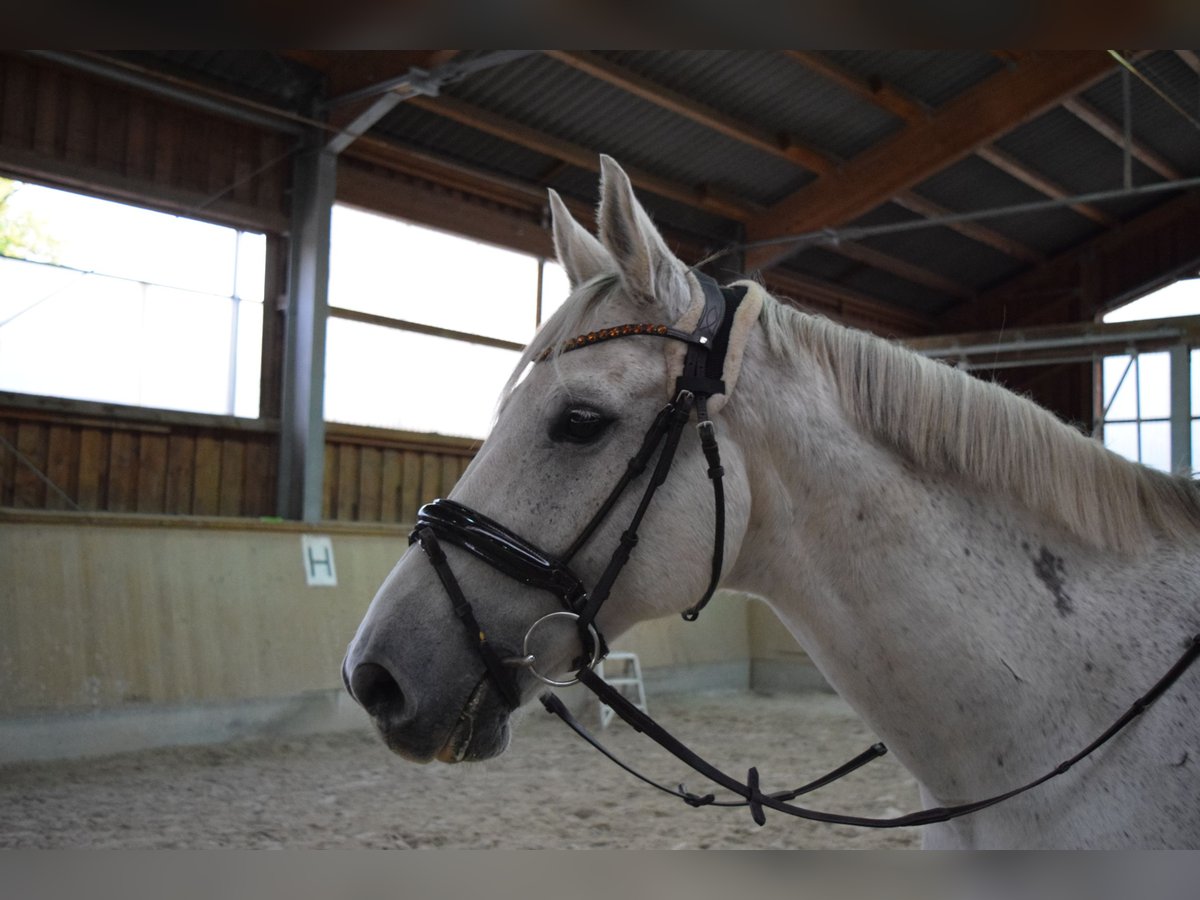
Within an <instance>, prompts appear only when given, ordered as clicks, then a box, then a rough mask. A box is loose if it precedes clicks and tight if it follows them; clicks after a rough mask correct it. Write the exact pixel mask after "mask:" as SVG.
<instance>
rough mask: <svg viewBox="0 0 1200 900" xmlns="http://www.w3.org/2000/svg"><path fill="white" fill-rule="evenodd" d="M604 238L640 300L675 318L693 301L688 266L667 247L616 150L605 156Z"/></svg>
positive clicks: (625, 281) (623, 279)
mask: <svg viewBox="0 0 1200 900" xmlns="http://www.w3.org/2000/svg"><path fill="white" fill-rule="evenodd" d="M597 217H598V218H599V220H600V242H601V243H602V244H603V245H604V247H605V249H607V250H608V252H609V254H610V255H611V256H612V258H613V261H614V262H616V264H617V271H618V272H619V273H620V275H621V282H622V283H623V284H624V285H625V288H626V290H628V291H629V293H631V294H633V296H634V297H635V298H637V299H639V300H642V301H644V302H646V303H653V304H655V305H656V306H658V307H660V311H659V316H658V318H660V319H661V320H663V321H668V322H673V321H674V320H675V319H677V318H678V317H679V316H681V315H683V313H684V312H685V311H686V310H687V308H688V307H689V306H690V305H691V302H690V301H691V291H690V288H689V284H688V278H687V276H686V272H687V267H686V266H685V265H684V264H683V263H682V262H681V261H680V260H679V259H678V258H677V257H676V256H675V254H673V253H672V252H671V251H670V249H668V247H667V244H666V242H665V241H664V240H663V239H662V235H660V234H659V233H658V229H657V228H655V227H654V223H653V222H651V221H650V216H649V215H647V214H646V211H645V210H644V209H643V208H642V205H641V203H639V202H638V200H637V197H635V196H634V195H633V185H631V184H630V183H629V176H628V175H626V174H625V172H624V170H623V169H622V168H621V167H620V166H619V165H617V162H616V160H614V159H613V158H612V157H611V156H603V155H602V156H601V157H600V210H599V212H598V213H597Z"/></svg>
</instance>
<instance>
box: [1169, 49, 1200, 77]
mask: <svg viewBox="0 0 1200 900" xmlns="http://www.w3.org/2000/svg"><path fill="white" fill-rule="evenodd" d="M1175 55H1176V56H1178V57H1179V58H1180V59H1182V60H1183V61H1184V62H1185V63H1187V65H1188V68H1190V69H1191V70H1192V71H1193V72H1195V73H1196V74H1197V75H1200V55H1197V54H1196V51H1195V50H1176V51H1175Z"/></svg>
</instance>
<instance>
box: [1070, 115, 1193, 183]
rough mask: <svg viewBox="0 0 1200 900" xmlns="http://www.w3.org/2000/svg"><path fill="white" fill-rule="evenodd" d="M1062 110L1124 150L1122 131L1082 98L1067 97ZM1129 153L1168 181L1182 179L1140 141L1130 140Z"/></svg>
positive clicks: (1179, 173)
mask: <svg viewBox="0 0 1200 900" xmlns="http://www.w3.org/2000/svg"><path fill="white" fill-rule="evenodd" d="M1063 109H1065V110H1066V111H1067V112H1069V113H1071V115H1073V116H1075V117H1076V118H1078V119H1079V120H1080V121H1082V122H1084V123H1086V124H1087V125H1090V126H1091V127H1092V128H1093V129H1094V130H1095V131H1096V132H1097V133H1098V134H1101V135H1103V136H1104V137H1106V138H1108V139H1109V140H1110V141H1112V142H1113V143H1114V144H1116V145H1117V146H1118V147H1120V148H1121V149H1122V150H1124V149H1125V131H1124V129H1123V128H1122V127H1121V126H1120V125H1118V124H1117V123H1116V122H1114V121H1113V120H1112V119H1110V118H1108V116H1106V115H1104V113H1102V112H1100V110H1098V109H1096V107H1094V106H1092V105H1091V104H1090V103H1088V102H1087V101H1086V100H1084V99H1083V98H1082V97H1068V98H1067V99H1066V100H1064V101H1063ZM1129 153H1130V155H1131V156H1132V157H1133V158H1134V159H1136V160H1138V161H1139V162H1141V163H1142V164H1143V165H1145V166H1146V167H1148V168H1150V169H1153V170H1154V171H1155V172H1157V173H1158V174H1159V175H1161V176H1162V177H1163V178H1165V179H1167V180H1168V181H1176V180H1178V179H1180V178H1182V177H1183V173H1182V172H1180V171H1179V170H1178V169H1176V168H1175V167H1174V166H1173V165H1171V163H1169V162H1167V161H1166V160H1165V159H1163V158H1162V157H1161V156H1159V155H1158V154H1157V153H1155V152H1154V151H1153V150H1151V149H1150V148H1149V147H1147V146H1146V145H1145V144H1143V143H1142V142H1141V141H1138V140H1131V141H1130V144H1129Z"/></svg>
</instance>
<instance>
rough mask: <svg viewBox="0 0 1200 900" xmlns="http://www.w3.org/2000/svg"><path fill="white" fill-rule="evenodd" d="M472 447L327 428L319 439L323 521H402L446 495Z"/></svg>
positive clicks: (411, 436) (431, 437)
mask: <svg viewBox="0 0 1200 900" xmlns="http://www.w3.org/2000/svg"><path fill="white" fill-rule="evenodd" d="M477 446H478V442H473V441H467V440H456V439H454V438H443V437H439V436H436V435H416V434H406V433H403V432H387V431H380V430H376V429H367V428H355V427H352V426H348V425H329V426H328V427H327V430H326V435H325V499H324V503H323V508H324V518H326V519H331V520H337V521H344V522H405V523H411V522H413V521H414V520H415V518H416V514H417V508H418V507H419V506H420V505H421V504H422V503H425V502H427V501H429V500H433V499H434V498H435V497H444V496H446V495H447V494H448V493H450V489H451V488H453V487H454V485H455V482H457V481H458V479H459V476H461V475H462V473H463V470H465V469H466V467H467V465H468V464H469V463H470V462H471V459H472V458H473V457H474V455H475V449H476V447H477Z"/></svg>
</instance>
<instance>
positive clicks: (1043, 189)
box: [975, 145, 1117, 228]
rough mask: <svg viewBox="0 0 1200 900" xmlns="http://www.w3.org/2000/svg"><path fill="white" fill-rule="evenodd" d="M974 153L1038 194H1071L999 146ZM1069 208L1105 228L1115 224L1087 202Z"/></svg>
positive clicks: (981, 149)
mask: <svg viewBox="0 0 1200 900" xmlns="http://www.w3.org/2000/svg"><path fill="white" fill-rule="evenodd" d="M975 155H976V156H978V157H979V158H980V159H982V160H985V161H986V162H989V163H991V164H992V165H993V166H995V167H996V168H997V169H999V170H1000V171H1001V172H1004V173H1005V174H1006V175H1010V176H1012V177H1013V178H1015V179H1017V180H1018V181H1020V182H1021V183H1022V184H1025V185H1026V186H1028V187H1031V188H1033V189H1034V190H1035V191H1037V192H1038V193H1040V194H1045V195H1046V196H1047V197H1050V198H1051V199H1054V200H1062V199H1064V198H1066V197H1070V196H1071V192H1070V191H1068V190H1067V189H1066V188H1064V187H1063V186H1062V185H1060V184H1057V183H1056V182H1054V181H1051V180H1050V179H1049V178H1047V177H1046V176H1045V175H1042V174H1041V173H1039V172H1035V171H1034V170H1033V169H1031V168H1029V166H1027V165H1025V163H1023V162H1021V161H1020V160H1018V159H1014V158H1013V157H1012V156H1010V155H1009V154H1007V153H1005V152H1004V151H1003V150H1001V149H1000V148H999V147H993V146H990V145H989V146H987V147H980V148H979V149H978V150H976V151H975ZM1070 207H1071V209H1073V210H1075V212H1077V213H1079V214H1080V215H1081V216H1084V217H1086V218H1088V219H1091V220H1092V221H1093V222H1095V223H1096V224H1097V225H1103V226H1104V227H1105V228H1112V227H1113V226H1114V225H1116V224H1117V220H1116V219H1115V218H1113V217H1112V216H1110V215H1109V214H1108V213H1106V212H1103V211H1101V210H1099V209H1097V208H1096V207H1094V206H1091V205H1089V204H1087V203H1072V204H1070Z"/></svg>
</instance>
